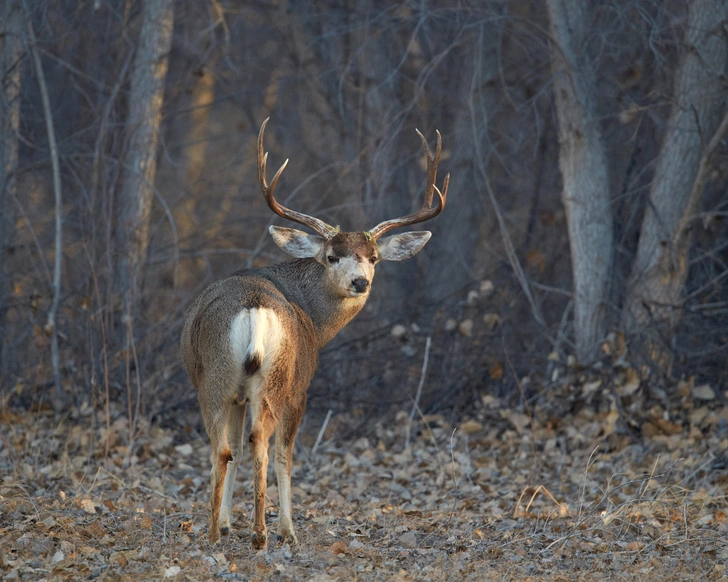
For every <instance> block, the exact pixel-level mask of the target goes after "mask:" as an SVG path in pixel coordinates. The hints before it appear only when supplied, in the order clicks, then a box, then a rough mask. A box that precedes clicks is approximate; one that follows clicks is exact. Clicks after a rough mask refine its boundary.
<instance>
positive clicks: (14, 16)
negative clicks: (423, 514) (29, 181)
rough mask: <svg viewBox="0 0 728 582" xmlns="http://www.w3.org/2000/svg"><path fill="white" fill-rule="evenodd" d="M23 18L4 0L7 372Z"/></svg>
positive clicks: (2, 281) (0, 272) (0, 160)
mask: <svg viewBox="0 0 728 582" xmlns="http://www.w3.org/2000/svg"><path fill="white" fill-rule="evenodd" d="M22 26H23V18H22V12H21V6H20V2H17V1H14V0H5V2H3V14H2V19H0V47H2V54H1V55H0V81H1V82H2V93H1V94H0V370H3V372H5V373H6V372H7V366H6V361H7V358H6V357H5V338H6V337H7V333H6V330H5V320H6V310H7V302H8V289H9V286H8V276H9V273H7V271H6V266H5V254H6V248H7V245H8V242H9V238H10V237H9V231H10V226H11V224H12V223H11V221H10V216H11V213H10V199H11V198H12V197H13V196H15V187H16V171H17V168H18V129H19V127H20V61H21V58H22V54H23V53H22V44H21V38H22Z"/></svg>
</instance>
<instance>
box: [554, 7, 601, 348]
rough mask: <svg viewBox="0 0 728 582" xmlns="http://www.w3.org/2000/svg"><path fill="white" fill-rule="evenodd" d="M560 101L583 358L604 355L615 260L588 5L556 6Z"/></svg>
mask: <svg viewBox="0 0 728 582" xmlns="http://www.w3.org/2000/svg"><path fill="white" fill-rule="evenodd" d="M548 12H549V19H550V23H551V34H552V36H553V39H554V42H555V43H556V46H554V47H552V51H551V64H552V69H553V75H554V78H553V83H554V97H555V102H556V113H557V117H558V122H559V146H560V150H559V167H560V169H561V176H562V180H563V193H562V198H563V202H564V208H565V210H566V220H567V224H568V230H569V246H570V249H571V265H572V276H573V280H574V336H575V339H576V355H577V357H578V358H579V360H580V361H581V362H588V361H590V360H592V359H593V358H594V357H596V355H597V349H598V346H599V341H600V340H601V339H602V338H603V337H604V334H605V331H606V327H605V326H606V319H605V309H604V300H605V298H606V294H607V283H608V278H609V272H610V264H611V259H612V244H613V243H612V236H613V234H612V209H611V202H610V198H609V179H608V173H607V157H606V153H605V150H604V145H603V143H602V137H601V133H600V131H599V126H598V123H597V121H596V120H595V116H594V107H595V106H594V92H595V81H594V75H593V70H592V67H593V65H592V63H591V62H590V61H589V58H588V51H587V48H588V47H587V38H588V23H587V21H586V19H587V8H586V7H585V6H584V3H583V2H582V0H548Z"/></svg>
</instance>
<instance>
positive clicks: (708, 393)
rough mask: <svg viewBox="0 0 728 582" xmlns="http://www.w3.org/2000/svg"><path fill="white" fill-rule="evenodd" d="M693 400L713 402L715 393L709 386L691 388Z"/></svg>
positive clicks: (702, 385)
mask: <svg viewBox="0 0 728 582" xmlns="http://www.w3.org/2000/svg"><path fill="white" fill-rule="evenodd" d="M693 398H697V399H698V400H713V399H714V398H715V391H714V390H713V389H712V388H711V387H710V385H709V384H701V385H700V386H696V387H695V388H693Z"/></svg>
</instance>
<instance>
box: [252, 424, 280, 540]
mask: <svg viewBox="0 0 728 582" xmlns="http://www.w3.org/2000/svg"><path fill="white" fill-rule="evenodd" d="M274 428H275V421H274V419H273V418H272V416H271V414H270V413H269V412H268V411H267V410H266V409H264V410H262V411H261V413H260V415H259V416H258V418H256V419H255V420H254V422H253V426H252V428H251V430H250V439H249V441H250V453H251V455H252V457H253V471H254V476H253V482H254V503H255V510H254V512H253V534H252V536H251V542H252V544H253V548H254V549H256V550H263V549H265V545H266V541H267V539H268V535H267V530H266V527H265V492H266V489H267V486H268V484H267V474H268V441H269V440H270V436H271V434H273V430H274Z"/></svg>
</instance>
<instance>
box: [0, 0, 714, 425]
mask: <svg viewBox="0 0 728 582" xmlns="http://www.w3.org/2000/svg"><path fill="white" fill-rule="evenodd" d="M688 5H689V6H688ZM1 10H2V11H3V12H2V18H0V20H1V21H2V23H1V24H0V44H1V45H2V51H1V54H2V60H0V65H1V66H2V71H1V73H2V89H3V94H2V97H0V101H1V103H0V120H1V121H2V126H1V127H0V161H1V162H2V166H1V167H0V213H1V214H0V354H1V356H0V357H1V359H0V390H1V394H2V405H3V406H14V407H32V406H38V407H40V408H43V407H48V406H51V405H53V406H55V407H56V409H61V410H64V409H71V408H74V407H76V408H78V409H84V408H92V409H98V410H103V409H106V410H107V412H108V411H110V410H111V411H113V414H115V415H127V416H128V417H129V418H130V419H131V418H133V417H139V416H141V417H144V418H148V419H152V420H154V419H158V420H160V421H161V422H167V421H168V419H170V418H172V417H173V415H174V414H176V412H177V411H179V410H188V409H190V410H194V409H196V396H195V393H194V390H193V388H192V386H191V384H190V382H189V380H188V379H187V377H186V374H185V372H184V369H183V367H182V365H181V361H180V357H179V348H178V343H179V336H180V332H181V327H182V322H183V318H184V313H185V309H186V308H187V306H188V305H189V304H190V302H191V301H192V300H193V299H194V298H195V297H196V296H197V295H198V294H199V293H200V292H201V291H202V289H204V287H205V286H206V285H208V284H210V283H211V282H213V281H214V280H216V279H218V278H221V277H224V276H226V275H227V274H229V273H232V272H233V271H235V270H237V269H240V268H243V267H246V266H263V265H268V264H271V263H274V262H276V261H280V260H285V258H286V257H285V256H284V255H283V254H282V253H281V252H280V251H279V250H278V248H277V247H276V246H275V245H274V243H273V242H272V240H271V238H270V236H269V235H268V232H267V227H268V226H269V225H270V224H274V223H275V224H281V225H285V226H293V225H291V224H285V222H284V221H282V220H281V219H279V218H278V217H275V216H274V215H273V213H272V212H271V211H270V210H269V209H268V208H267V206H266V205H265V202H264V200H263V197H262V195H261V192H260V189H259V186H258V182H257V174H256V150H255V148H256V139H257V134H258V129H259V127H260V124H261V123H262V121H263V120H264V119H265V118H266V117H268V116H270V117H271V121H270V123H269V124H268V129H267V133H266V149H267V150H268V151H269V152H270V154H269V162H268V165H269V174H270V175H272V173H273V171H274V169H276V168H278V166H279V165H280V164H281V163H283V161H284V160H285V159H286V158H290V163H289V164H288V167H287V169H286V170H285V172H284V173H283V176H282V178H281V181H280V182H279V185H278V188H277V192H276V194H277V197H278V199H279V200H280V201H281V202H282V203H283V204H285V205H287V206H289V207H291V208H293V209H296V210H299V211H301V212H304V213H307V214H311V215H315V216H317V217H320V218H321V219H323V220H324V221H326V222H328V223H330V224H333V225H337V224H338V225H341V227H342V229H344V230H364V229H369V228H371V227H373V226H374V225H375V224H377V223H378V222H380V221H382V220H385V219H389V218H393V217H396V216H401V215H404V214H407V213H409V212H411V211H413V210H414V209H417V208H419V206H420V205H421V201H422V196H423V191H424V182H425V176H426V172H425V167H426V166H425V158H424V155H423V152H422V148H421V144H420V141H419V139H418V137H417V135H416V133H415V128H418V129H419V130H420V131H422V132H423V134H424V135H425V136H426V137H427V138H428V139H429V140H430V144H431V145H432V147H434V143H435V130H436V129H437V130H439V131H440V132H441V134H442V141H443V153H442V161H441V163H440V172H439V178H438V184H441V183H442V179H443V177H444V175H445V173H448V172H449V173H451V175H452V181H451V184H450V195H449V199H448V204H447V207H446V209H445V211H444V212H443V213H442V214H441V215H440V216H439V217H437V218H436V219H435V220H433V221H431V222H430V223H427V224H426V225H422V228H426V229H428V230H431V231H432V232H433V237H432V240H431V241H430V242H429V243H428V245H427V246H426V247H425V248H424V249H423V251H422V252H421V253H420V254H419V255H417V257H415V258H414V259H412V260H409V261H406V262H402V263H389V264H382V265H381V266H380V267H379V268H378V271H377V277H376V281H375V283H374V289H373V292H372V295H371V298H370V299H369V302H368V303H367V306H366V308H365V310H364V311H363V312H362V313H361V314H360V315H359V316H358V317H357V318H356V319H355V320H354V321H353V322H352V323H351V324H350V325H349V326H348V327H347V328H346V329H344V330H343V331H342V333H341V334H340V335H339V336H338V337H337V338H336V339H335V340H334V341H333V342H332V343H331V344H329V345H328V346H326V347H325V348H324V350H323V351H322V356H321V363H320V367H319V372H318V373H317V376H316V378H315V380H314V382H313V384H312V386H311V388H310V391H309V396H310V398H309V409H310V410H312V411H313V414H314V415H315V414H316V413H322V412H323V413H326V411H327V410H333V411H335V412H340V411H348V412H349V413H351V415H352V416H353V417H356V418H358V419H360V422H361V423H365V422H367V421H368V419H371V418H372V417H381V416H383V415H385V414H387V413H389V412H391V411H396V410H399V409H401V408H407V409H409V408H410V407H411V406H412V402H413V399H415V398H417V399H418V404H419V407H420V409H421V411H422V412H423V413H424V414H428V413H435V412H438V413H445V414H458V413H459V412H460V411H462V410H468V409H472V408H473V407H477V406H481V405H482V403H483V402H484V401H487V399H488V398H499V399H502V400H504V401H507V402H510V403H511V404H515V403H517V402H519V401H523V400H527V401H533V400H538V399H548V398H550V397H553V395H552V394H551V395H550V393H549V390H548V389H549V383H550V382H552V381H553V380H554V377H553V369H554V368H553V367H554V365H555V363H556V362H562V363H566V362H568V363H569V365H570V366H571V367H572V369H579V367H592V369H596V370H597V371H598V370H599V369H600V366H604V363H605V361H606V360H608V361H609V365H610V366H613V365H614V362H615V361H618V360H620V359H621V361H623V362H624V361H629V363H630V366H632V367H633V368H634V369H635V370H637V373H638V374H639V380H638V381H648V380H649V382H651V383H652V384H653V385H655V386H664V387H666V388H665V389H666V390H668V392H669V390H670V386H672V385H673V384H671V379H673V378H683V377H684V378H687V377H697V378H699V379H700V380H701V381H707V382H710V383H712V384H713V385H714V386H716V387H721V386H722V388H723V389H725V388H726V370H727V369H728V366H726V355H727V353H728V293H727V292H726V285H725V282H726V278H727V277H728V265H727V264H726V263H727V261H728V227H726V220H725V219H726V216H728V198H727V197H726V194H725V188H726V178H727V170H728V155H727V154H728V149H727V148H726V144H725V143H724V137H725V133H726V130H727V129H728V120H727V119H726V118H724V115H725V114H726V97H728V92H726V77H725V70H726V58H727V57H728V44H727V43H726V29H725V17H726V14H725V7H724V6H723V5H722V3H721V2H718V1H716V0H694V1H693V2H691V3H685V2H681V1H675V2H671V1H667V2H665V1H662V0H660V1H658V0H612V1H598V2H597V1H594V2H592V1H585V2H582V1H580V0H549V1H546V0H509V1H493V2H480V1H477V2H476V1H472V2H469V1H449V0H438V1H437V2H434V1H433V2H424V1H422V2H414V1H413V2H390V1H379V0H337V1H293V0H291V1H285V0H281V1H278V2H275V1H274V2H265V1H255V0H253V1H243V2H236V1H227V0H205V1H198V2H191V1H187V2H185V1H178V2H173V1H172V0H148V1H145V2H141V1H134V0H128V1H125V2H122V1H103V0H94V1H58V0H56V1H53V2H50V1H43V0H25V1H16V0H2V8H1ZM418 228H419V227H418ZM594 366H596V368H594ZM607 368H608V366H606V367H604V368H603V369H607ZM609 369H611V368H609ZM521 379H524V380H527V381H521ZM418 388H419V396H416V393H417V392H418ZM721 392H722V390H721ZM721 398H722V396H721ZM112 404H113V406H112ZM109 414H110V413H109Z"/></svg>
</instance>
